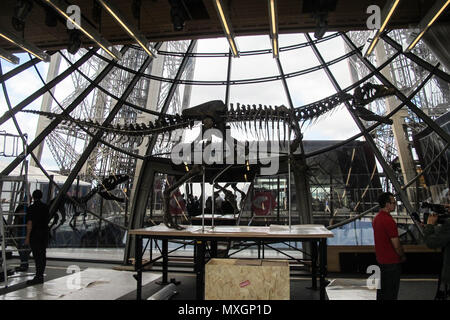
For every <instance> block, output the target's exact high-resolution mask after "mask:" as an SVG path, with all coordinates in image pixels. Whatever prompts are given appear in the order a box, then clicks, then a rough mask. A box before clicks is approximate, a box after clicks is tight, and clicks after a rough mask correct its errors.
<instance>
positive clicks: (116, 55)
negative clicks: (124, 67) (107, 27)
mask: <svg viewBox="0 0 450 320" xmlns="http://www.w3.org/2000/svg"><path fill="white" fill-rule="evenodd" d="M45 1H46V2H47V3H48V4H50V5H51V6H52V7H53V8H54V9H55V10H56V11H57V12H58V13H59V14H60V15H61V16H63V17H64V18H65V19H67V20H68V21H70V22H71V23H72V24H73V25H74V26H75V27H76V28H77V29H78V30H80V31H81V32H83V33H84V34H85V35H86V36H87V37H88V38H89V39H91V40H92V41H94V42H95V43H97V44H98V45H99V46H100V47H101V48H102V49H103V50H105V51H106V53H108V54H109V55H110V56H111V57H112V58H113V59H116V60H120V59H121V58H122V55H121V54H120V52H118V51H117V50H116V49H115V48H113V47H112V44H111V43H109V42H108V41H107V40H105V39H103V38H102V37H101V36H100V34H98V32H97V31H95V30H94V29H93V28H91V27H90V26H89V24H88V23H80V24H82V26H81V25H80V24H78V23H77V22H76V21H75V20H73V19H72V18H71V17H70V16H69V15H68V14H67V13H66V12H65V11H64V10H63V9H62V5H63V4H65V2H64V1H61V0H45ZM108 47H111V49H108Z"/></svg>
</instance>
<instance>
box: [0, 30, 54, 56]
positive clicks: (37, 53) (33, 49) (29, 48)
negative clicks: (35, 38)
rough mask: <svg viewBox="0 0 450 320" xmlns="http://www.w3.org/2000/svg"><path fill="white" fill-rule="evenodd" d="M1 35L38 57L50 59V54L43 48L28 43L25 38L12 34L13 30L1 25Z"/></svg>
mask: <svg viewBox="0 0 450 320" xmlns="http://www.w3.org/2000/svg"><path fill="white" fill-rule="evenodd" d="M0 37H2V38H4V39H5V40H8V41H9V42H11V43H13V44H15V45H16V46H19V47H20V48H22V49H23V50H25V51H27V52H29V53H31V54H32V55H33V56H35V57H36V58H38V59H40V60H42V61H45V62H48V61H50V56H49V55H48V54H47V53H45V52H44V51H42V50H41V49H39V48H37V47H36V46H35V45H33V44H31V43H27V42H26V41H24V40H23V39H21V38H19V37H18V36H16V35H15V34H12V33H11V32H9V31H7V30H5V29H4V28H3V27H0Z"/></svg>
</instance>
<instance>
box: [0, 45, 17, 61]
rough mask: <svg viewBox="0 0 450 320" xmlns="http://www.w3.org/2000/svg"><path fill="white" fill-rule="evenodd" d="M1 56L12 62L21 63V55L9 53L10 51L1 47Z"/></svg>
mask: <svg viewBox="0 0 450 320" xmlns="http://www.w3.org/2000/svg"><path fill="white" fill-rule="evenodd" d="M0 58H2V59H4V60H6V61H8V62H9V63H12V64H19V62H20V59H19V57H17V56H15V55H13V54H11V53H9V52H8V51H6V50H4V49H2V48H0Z"/></svg>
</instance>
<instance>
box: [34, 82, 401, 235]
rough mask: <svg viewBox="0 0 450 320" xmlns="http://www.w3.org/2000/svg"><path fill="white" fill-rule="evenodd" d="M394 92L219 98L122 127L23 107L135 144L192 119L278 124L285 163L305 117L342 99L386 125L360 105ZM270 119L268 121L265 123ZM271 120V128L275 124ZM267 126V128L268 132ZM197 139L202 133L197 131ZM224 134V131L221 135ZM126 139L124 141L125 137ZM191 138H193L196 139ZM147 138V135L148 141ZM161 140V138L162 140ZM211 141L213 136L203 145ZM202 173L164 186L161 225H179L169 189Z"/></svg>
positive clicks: (249, 126) (366, 88)
mask: <svg viewBox="0 0 450 320" xmlns="http://www.w3.org/2000/svg"><path fill="white" fill-rule="evenodd" d="M393 94H394V91H393V89H391V88H388V87H386V86H383V85H376V84H372V83H366V84H364V85H363V86H362V87H357V88H356V89H355V91H354V94H353V95H351V94H348V93H338V94H335V95H333V96H331V97H328V98H325V99H323V100H320V101H318V102H314V103H311V104H308V105H306V106H302V107H297V108H288V107H286V106H283V105H281V106H276V107H272V106H263V105H259V106H256V105H241V104H239V103H237V104H236V106H234V105H233V104H230V107H229V108H228V107H227V106H226V105H225V104H224V103H223V102H222V101H221V100H213V101H209V102H206V103H203V104H200V105H198V106H195V107H192V108H189V109H185V110H183V111H182V114H181V115H179V114H175V115H169V114H160V116H159V119H158V120H156V121H154V122H152V121H150V122H149V123H147V124H144V123H141V124H138V123H135V124H124V125H122V126H121V125H118V124H117V125H115V126H114V125H111V124H108V125H102V124H100V123H98V122H94V121H92V120H81V119H74V118H72V117H71V116H70V115H69V114H67V113H64V112H63V113H61V114H55V113H48V112H41V111H26V112H32V113H36V114H39V115H43V116H46V117H48V118H50V119H59V120H61V122H62V123H63V124H69V125H75V126H78V127H81V128H83V129H84V130H88V131H90V132H92V133H96V132H98V130H101V132H103V139H104V140H109V141H111V142H116V143H117V142H121V143H124V142H130V143H136V144H137V145H140V144H141V143H142V142H143V139H144V138H145V137H149V136H154V135H160V134H162V135H163V136H165V135H166V134H167V135H169V137H168V139H167V141H171V137H172V133H173V131H174V130H176V129H182V128H192V127H193V126H194V125H195V124H196V123H198V122H200V123H201V132H203V131H204V130H207V129H211V128H215V129H218V130H219V131H220V132H222V133H224V132H225V129H226V127H227V124H231V126H234V127H235V128H237V129H240V130H243V131H245V133H256V134H257V136H258V138H259V134H260V133H262V132H264V133H265V136H266V137H269V136H270V132H272V136H273V135H274V134H275V133H276V134H277V136H278V139H279V140H280V136H281V130H280V123H281V124H282V126H283V129H282V130H283V139H284V140H286V138H287V139H289V140H290V135H289V134H287V132H291V130H292V131H293V133H294V139H292V140H290V146H289V147H290V149H289V150H290V154H289V158H290V159H291V160H290V161H291V162H292V161H296V160H295V159H294V158H293V157H292V155H293V154H294V152H295V151H296V150H297V148H298V147H299V146H300V144H301V140H302V134H301V130H300V125H299V123H301V122H305V121H314V120H316V119H318V118H319V117H320V116H322V115H324V114H326V113H328V112H330V111H332V110H333V109H335V108H336V107H338V106H339V105H341V104H342V103H346V102H347V103H349V104H350V109H351V110H350V111H351V112H353V113H354V114H355V115H357V116H359V117H361V118H362V119H364V120H368V121H379V122H382V123H386V124H392V120H390V119H386V118H384V117H381V116H378V115H376V114H374V113H372V112H371V111H369V110H368V109H365V108H364V106H365V105H367V104H369V103H370V102H372V101H374V100H376V99H378V98H382V97H385V96H389V95H393ZM270 122H272V124H271V125H270ZM275 123H276V128H275ZM270 128H271V130H270ZM199 137H202V133H200V135H199ZM222 137H225V134H224V135H222ZM124 139H125V140H124ZM199 140H200V139H196V140H195V141H197V142H198V141H199ZM149 141H150V139H149ZM161 141H162V140H161ZM211 142H212V138H211V139H210V140H209V141H207V142H206V143H207V144H209V143H211ZM293 167H294V168H296V167H297V168H298V167H302V166H301V165H298V166H296V165H294V166H293ZM201 174H203V167H202V165H199V164H195V165H194V166H192V168H190V170H189V171H188V172H187V173H186V174H185V175H184V176H183V177H181V178H180V179H179V180H178V181H176V182H175V183H174V184H173V185H171V186H170V187H166V189H165V190H164V192H163V197H164V201H163V208H164V218H163V221H164V223H165V224H166V225H167V226H168V227H170V228H176V229H180V228H181V227H180V226H179V225H178V224H177V223H176V221H175V220H174V219H173V218H172V216H171V215H170V212H169V199H170V197H171V196H172V194H173V192H175V190H176V189H178V188H179V187H180V186H181V185H182V184H184V183H185V182H187V181H189V180H190V179H192V178H193V177H195V176H197V175H201Z"/></svg>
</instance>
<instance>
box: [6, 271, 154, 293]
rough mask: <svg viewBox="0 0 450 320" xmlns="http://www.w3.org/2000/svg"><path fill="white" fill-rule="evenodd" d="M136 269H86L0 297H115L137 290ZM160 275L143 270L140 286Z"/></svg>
mask: <svg viewBox="0 0 450 320" xmlns="http://www.w3.org/2000/svg"><path fill="white" fill-rule="evenodd" d="M134 274H136V272H130V271H117V270H111V269H97V268H88V269H86V270H84V271H81V272H78V273H72V274H70V275H67V276H65V277H61V278H57V279H53V280H50V281H46V282H44V283H43V284H38V285H33V286H28V287H26V288H24V289H20V290H17V291H14V292H10V293H7V294H5V295H3V296H0V300H116V299H118V298H120V297H122V296H123V295H125V294H127V293H130V292H132V291H133V290H136V279H135V278H134V277H133V275H134ZM159 278H161V275H160V274H158V273H150V272H144V273H142V285H143V286H144V285H146V284H148V283H150V282H152V281H155V280H157V279H159Z"/></svg>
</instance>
